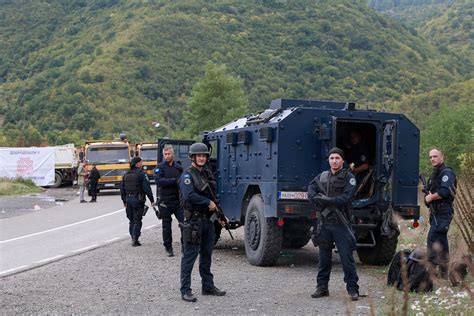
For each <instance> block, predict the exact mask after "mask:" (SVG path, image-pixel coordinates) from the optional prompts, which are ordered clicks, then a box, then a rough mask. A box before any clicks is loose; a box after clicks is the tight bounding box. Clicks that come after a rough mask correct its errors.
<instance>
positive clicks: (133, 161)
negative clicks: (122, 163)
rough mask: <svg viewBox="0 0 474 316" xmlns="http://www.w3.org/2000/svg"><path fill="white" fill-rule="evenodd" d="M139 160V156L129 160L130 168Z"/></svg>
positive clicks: (140, 159)
mask: <svg viewBox="0 0 474 316" xmlns="http://www.w3.org/2000/svg"><path fill="white" fill-rule="evenodd" d="M140 161H142V158H140V157H133V158H132V161H130V168H133V167H135V165H136V164H137V163H139V162H140Z"/></svg>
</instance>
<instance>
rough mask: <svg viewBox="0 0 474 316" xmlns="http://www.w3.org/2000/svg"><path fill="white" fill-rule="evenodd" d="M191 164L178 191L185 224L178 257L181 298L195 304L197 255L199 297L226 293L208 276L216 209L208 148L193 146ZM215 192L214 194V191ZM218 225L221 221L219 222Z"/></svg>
mask: <svg viewBox="0 0 474 316" xmlns="http://www.w3.org/2000/svg"><path fill="white" fill-rule="evenodd" d="M189 157H190V158H191V161H192V165H191V167H189V168H188V169H186V170H185V171H184V172H183V174H182V176H181V178H180V180H179V188H180V193H181V199H182V202H183V204H184V216H185V222H184V224H183V225H181V227H182V229H183V242H184V254H183V257H182V258H181V289H180V291H181V297H182V299H183V300H185V301H187V302H196V301H197V298H196V297H195V296H194V294H193V292H192V289H191V273H192V270H193V266H194V262H195V261H196V258H197V256H198V254H199V255H200V258H199V273H200V275H201V279H202V294H203V295H215V296H223V295H225V294H226V292H225V291H221V290H219V289H218V288H217V287H216V286H215V285H214V276H213V275H212V273H211V262H212V250H213V247H214V237H215V236H214V234H215V231H214V223H213V221H214V220H213V219H212V218H213V214H214V212H216V210H217V205H216V203H215V202H214V201H213V200H212V194H210V192H209V190H215V189H216V188H215V187H213V185H212V183H213V181H212V180H213V179H211V178H210V174H209V172H207V170H206V167H205V164H206V163H207V161H208V159H209V149H208V148H207V146H206V145H205V144H203V143H195V144H193V145H191V147H190V148H189ZM214 193H215V191H214ZM219 222H220V223H221V225H224V222H223V221H222V220H220V219H219Z"/></svg>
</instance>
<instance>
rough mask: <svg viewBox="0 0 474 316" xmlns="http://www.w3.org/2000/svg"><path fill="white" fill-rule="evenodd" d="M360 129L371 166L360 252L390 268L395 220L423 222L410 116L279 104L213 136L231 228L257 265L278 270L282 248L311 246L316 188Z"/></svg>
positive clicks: (213, 161)
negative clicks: (332, 155) (334, 152)
mask: <svg viewBox="0 0 474 316" xmlns="http://www.w3.org/2000/svg"><path fill="white" fill-rule="evenodd" d="M353 130H357V131H359V132H360V133H361V136H362V139H363V141H364V143H365V145H366V148H367V150H368V156H369V157H368V160H367V161H368V162H369V164H370V171H369V173H368V176H367V177H366V178H365V179H364V181H363V183H362V182H361V183H358V184H357V192H358V193H357V195H356V196H355V199H354V202H353V215H354V218H353V228H354V230H355V231H356V235H357V246H358V248H357V252H358V255H359V258H360V260H361V261H362V262H363V263H368V264H380V265H382V264H388V263H389V262H390V260H391V259H392V257H393V255H394V253H395V250H396V246H397V242H398V231H397V229H398V228H397V227H396V225H394V224H393V222H392V214H398V215H399V216H401V217H402V218H404V219H413V220H415V223H416V221H417V220H418V217H419V206H418V200H417V195H418V174H419V169H418V161H419V141H420V133H419V130H418V128H417V127H416V126H415V125H413V123H411V122H410V121H409V120H408V119H407V118H406V117H405V116H404V115H401V114H392V113H383V112H378V111H374V110H359V109H356V107H355V104H354V103H343V102H330V101H314V100H292V99H278V100H273V101H272V102H271V105H270V108H269V109H267V110H265V111H263V112H261V113H260V114H258V115H255V116H249V117H244V118H240V119H237V120H235V121H233V122H231V123H229V124H227V125H225V126H222V127H220V128H218V129H216V130H213V131H211V132H206V133H205V134H204V139H203V141H204V142H205V143H206V144H208V146H209V147H210V148H211V149H212V154H211V157H210V162H209V165H210V168H211V169H212V171H213V172H214V175H215V177H216V180H217V188H218V199H219V202H220V205H221V207H222V210H223V211H224V213H225V215H226V216H227V218H228V219H229V222H230V225H231V227H233V228H236V227H239V226H242V225H244V226H245V228H244V231H245V253H246V256H247V259H248V261H249V262H250V263H251V264H253V265H259V266H265V265H272V264H274V263H275V262H276V261H277V259H278V256H279V254H280V250H281V248H282V247H289V248H300V247H303V246H304V245H306V244H307V243H308V241H309V240H310V227H311V224H312V222H313V221H312V219H314V218H315V217H316V212H315V207H314V205H313V204H312V203H310V202H309V201H308V199H307V188H308V184H309V182H310V181H311V180H312V179H313V178H314V177H315V176H316V175H317V174H319V173H320V172H322V171H324V170H328V169H329V164H328V159H327V158H328V151H329V150H330V149H331V148H332V147H334V146H337V147H339V148H341V149H345V148H346V145H347V143H348V140H349V137H350V133H351V131H353ZM362 186H364V188H362ZM414 226H416V225H414Z"/></svg>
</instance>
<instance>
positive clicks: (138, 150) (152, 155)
mask: <svg viewBox="0 0 474 316" xmlns="http://www.w3.org/2000/svg"><path fill="white" fill-rule="evenodd" d="M157 151H158V144H157V143H155V142H146V143H145V142H144V143H140V144H137V145H135V156H140V158H142V163H143V166H142V169H143V171H144V172H145V174H146V175H147V177H148V180H149V181H150V182H151V183H155V177H154V170H155V168H156V165H157Z"/></svg>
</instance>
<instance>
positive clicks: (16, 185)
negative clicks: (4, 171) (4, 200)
mask: <svg viewBox="0 0 474 316" xmlns="http://www.w3.org/2000/svg"><path fill="white" fill-rule="evenodd" d="M38 192H41V188H40V187H37V186H36V184H34V182H33V181H31V179H24V178H16V179H8V178H4V177H0V196H7V195H18V194H26V193H38Z"/></svg>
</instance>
